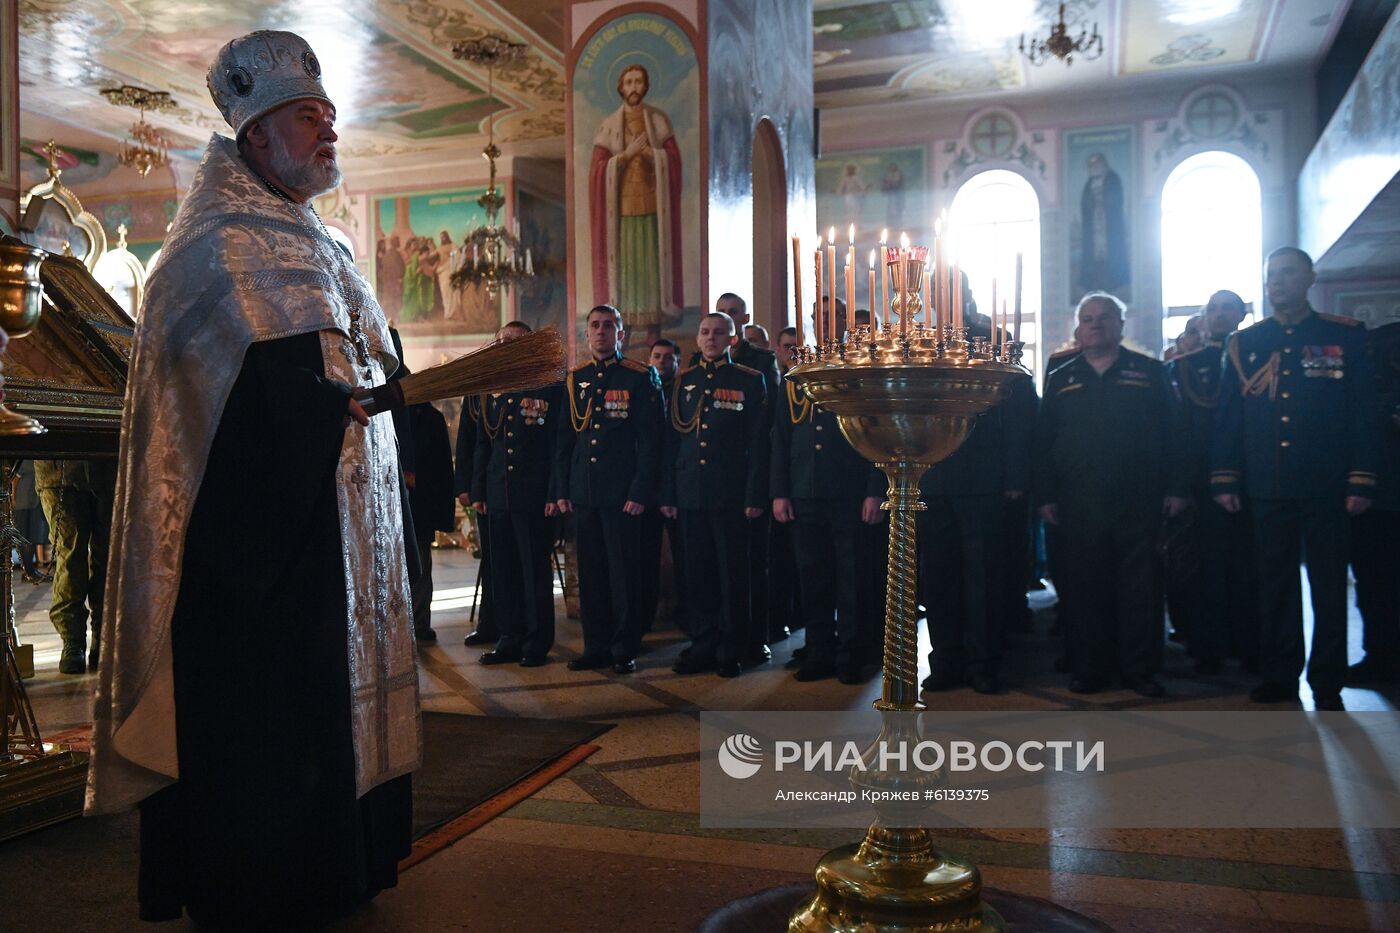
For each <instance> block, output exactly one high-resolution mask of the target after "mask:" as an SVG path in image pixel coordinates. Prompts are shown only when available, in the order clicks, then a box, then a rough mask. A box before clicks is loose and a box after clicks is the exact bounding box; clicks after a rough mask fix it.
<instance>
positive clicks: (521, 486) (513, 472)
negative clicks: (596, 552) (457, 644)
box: [472, 321, 562, 667]
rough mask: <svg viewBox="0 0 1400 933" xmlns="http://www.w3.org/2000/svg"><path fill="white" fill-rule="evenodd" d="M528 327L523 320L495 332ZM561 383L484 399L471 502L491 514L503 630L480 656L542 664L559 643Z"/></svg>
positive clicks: (510, 334)
mask: <svg viewBox="0 0 1400 933" xmlns="http://www.w3.org/2000/svg"><path fill="white" fill-rule="evenodd" d="M528 333H530V326H529V325H528V324H526V323H524V322H523V321H512V322H510V323H509V324H507V325H506V326H504V327H502V328H501V330H500V333H499V334H497V336H496V339H497V340H501V341H506V340H515V339H518V338H520V337H523V336H525V335H526V334H528ZM561 391H562V390H561V387H560V386H559V384H558V383H555V384H554V385H551V386H545V387H544V388H541V389H534V390H532V391H528V392H512V393H508V394H503V395H487V396H484V397H483V398H482V400H481V419H480V420H479V421H478V422H477V435H476V453H475V461H474V466H473V474H472V508H474V509H476V511H477V513H478V514H480V515H490V516H491V519H492V520H491V536H492V542H491V551H492V553H493V554H494V555H495V560H493V561H492V568H491V572H492V584H493V588H492V593H493V596H494V598H495V600H496V606H497V612H499V613H500V616H499V624H500V630H501V637H500V638H499V639H498V640H497V642H496V647H495V648H494V649H493V650H491V651H488V652H486V653H485V654H483V655H482V656H481V663H482V664H507V663H511V662H515V661H518V662H520V666H521V667H539V666H541V665H543V664H544V663H545V662H546V661H547V660H548V656H549V649H550V648H552V647H554V574H553V566H552V562H551V560H550V557H551V555H552V554H553V552H554V542H555V540H556V539H557V538H558V534H557V533H556V519H555V516H556V515H557V514H558V507H557V506H556V505H555V503H554V500H553V499H551V498H549V481H550V474H551V472H552V470H553V468H554V439H555V437H556V436H557V434H558V431H557V429H556V425H555V423H556V422H557V421H558V420H559V415H560V410H559V409H560V404H561V401H562V399H561V398H560V393H561Z"/></svg>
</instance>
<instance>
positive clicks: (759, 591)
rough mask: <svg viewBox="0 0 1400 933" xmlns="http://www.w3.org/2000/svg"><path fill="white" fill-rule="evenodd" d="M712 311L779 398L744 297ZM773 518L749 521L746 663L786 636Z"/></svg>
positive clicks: (769, 355) (727, 296)
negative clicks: (778, 611)
mask: <svg viewBox="0 0 1400 933" xmlns="http://www.w3.org/2000/svg"><path fill="white" fill-rule="evenodd" d="M715 310H716V311H718V312H720V313H721V314H727V315H729V318H730V320H732V321H733V322H734V335H735V340H734V343H733V345H732V346H731V347H730V350H729V356H730V359H732V360H733V361H734V362H735V363H738V364H739V365H740V366H747V367H748V368H749V369H756V370H758V371H759V373H761V374H762V376H763V387H764V390H765V392H766V394H767V397H768V398H769V399H776V398H777V397H778V389H779V384H780V383H781V382H782V375H781V374H780V372H779V370H778V357H777V355H776V354H775V353H774V352H773V351H772V350H765V349H763V348H762V347H757V346H755V345H754V344H752V343H750V342H749V341H748V339H747V338H746V337H745V336H744V327H745V325H747V324H748V322H749V307H748V304H746V303H745V301H744V299H742V298H740V297H739V296H738V295H736V294H734V293H733V292H725V293H724V294H722V295H720V296H719V297H718V298H716V299H715ZM690 362H691V364H692V365H695V364H698V363H700V362H701V354H700V353H699V352H697V353H696V354H695V355H694V356H693V357H691V360H690ZM772 411H773V408H772V406H771V405H770V406H769V408H768V414H769V419H770V421H771V419H772ZM772 525H773V523H772V520H771V518H770V516H769V514H768V511H767V509H765V510H764V512H763V514H762V515H760V516H759V517H758V518H756V519H754V520H753V521H751V522H749V524H748V529H749V538H750V541H749V551H750V555H751V556H750V560H749V605H750V613H749V618H750V626H749V634H748V651H747V654H746V656H745V658H744V663H745V664H746V665H748V666H753V665H756V664H764V663H766V662H767V661H768V660H769V659H770V658H771V657H772V654H771V652H770V651H769V650H768V645H769V643H770V642H774V641H779V640H781V639H783V638H786V637H787V635H788V630H787V627H786V625H783V624H782V623H781V622H775V621H774V620H773V619H772V617H771V616H772V613H771V612H770V609H769V605H768V601H769V600H768V593H769V584H768V552H769V550H770V548H771V542H770V540H769V539H770V537H771V535H772Z"/></svg>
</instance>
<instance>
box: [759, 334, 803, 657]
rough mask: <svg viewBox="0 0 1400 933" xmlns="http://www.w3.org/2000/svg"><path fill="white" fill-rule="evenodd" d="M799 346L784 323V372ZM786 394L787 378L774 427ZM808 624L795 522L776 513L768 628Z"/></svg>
mask: <svg viewBox="0 0 1400 933" xmlns="http://www.w3.org/2000/svg"><path fill="white" fill-rule="evenodd" d="M796 348H797V328H795V327H784V328H783V329H782V330H780V331H778V336H777V343H776V345H775V349H774V352H775V353H776V354H777V356H778V368H779V370H780V371H781V372H782V373H783V374H784V375H786V374H787V371H788V370H789V369H791V368H792V357H793V351H794V350H795V349H796ZM785 395H786V380H784V382H783V385H782V388H780V389H779V390H778V394H777V395H776V396H773V397H771V398H769V399H768V408H769V410H770V411H771V412H772V418H771V420H772V422H773V427H774V430H776V429H777V426H778V424H779V419H781V418H785V417H787V409H786V408H785V407H784V406H785V405H786V401H785V400H784V396H785ZM770 475H771V474H770ZM804 624H805V622H804V620H803V616H802V586H801V585H800V583H799V582H798V576H797V549H796V545H795V544H794V542H793V530H792V522H780V521H778V520H777V518H776V517H774V518H773V520H772V524H771V526H770V527H769V529H768V628H769V631H770V632H775V633H776V632H782V631H783V630H784V629H787V630H788V631H794V630H796V629H799V628H801V627H802V626H803V625H804ZM799 650H800V649H799Z"/></svg>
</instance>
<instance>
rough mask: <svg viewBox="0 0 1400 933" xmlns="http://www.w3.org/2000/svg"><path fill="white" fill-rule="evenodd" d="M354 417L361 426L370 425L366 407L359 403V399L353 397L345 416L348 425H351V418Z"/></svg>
mask: <svg viewBox="0 0 1400 933" xmlns="http://www.w3.org/2000/svg"><path fill="white" fill-rule="evenodd" d="M352 418H353V419H354V420H355V421H356V423H358V424H359V426H360V427H362V428H367V427H369V412H367V411H365V407H364V406H363V405H361V404H360V403H359V400H357V399H353V398H352V399H351V400H350V411H349V413H348V414H346V416H345V426H346V427H349V426H350V420H351V419H352Z"/></svg>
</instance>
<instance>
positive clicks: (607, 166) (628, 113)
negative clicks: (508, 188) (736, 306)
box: [569, 12, 704, 332]
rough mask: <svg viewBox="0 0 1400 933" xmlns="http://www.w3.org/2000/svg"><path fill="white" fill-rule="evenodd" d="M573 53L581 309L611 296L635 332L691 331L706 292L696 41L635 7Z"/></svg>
mask: <svg viewBox="0 0 1400 933" xmlns="http://www.w3.org/2000/svg"><path fill="white" fill-rule="evenodd" d="M570 57H571V59H573V67H572V76H571V82H570V95H569V96H570V114H569V116H570V126H569V140H570V146H571V156H572V166H571V169H570V177H569V187H570V194H569V197H570V203H571V205H572V208H573V210H572V212H571V213H572V219H571V237H572V244H573V249H572V250H570V262H571V266H570V278H571V283H572V284H571V290H572V298H573V309H574V315H575V318H578V317H580V316H582V315H584V314H586V313H587V311H588V309H589V308H591V307H593V306H594V305H596V304H601V303H611V304H615V305H617V306H618V307H619V308H620V309H621V310H622V312H623V314H624V316H625V318H626V320H627V322H628V324H629V326H630V327H632V328H633V329H637V328H639V327H656V326H660V327H662V328H665V329H667V330H668V331H671V332H675V331H676V330H683V329H685V327H684V325H683V324H682V322H681V319H682V317H683V315H684V312H685V311H686V310H694V309H697V308H698V307H699V305H700V302H701V300H702V299H701V292H702V283H701V277H702V265H701V241H700V232H701V230H702V229H703V219H704V218H703V210H702V205H701V178H702V175H701V172H702V168H703V167H702V164H701V163H702V158H703V154H702V153H703V150H702V132H703V127H702V124H701V97H702V75H701V68H700V63H699V61H698V59H697V57H696V51H695V42H694V40H693V39H692V38H691V33H690V30H689V28H688V27H687V26H684V25H682V24H681V23H679V22H677V21H674V20H672V19H670V18H668V17H667V16H664V15H661V14H660V13H655V12H624V13H622V14H621V15H618V16H616V17H614V18H611V19H604V20H601V21H600V22H599V23H596V24H594V26H593V27H592V28H591V30H590V31H589V32H587V33H585V34H583V35H582V36H581V39H580V42H579V43H578V44H577V45H576V46H575V50H574V52H573V53H572V55H571V56H570ZM624 94H626V95H627V96H626V97H624V96H623V95H624Z"/></svg>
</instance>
